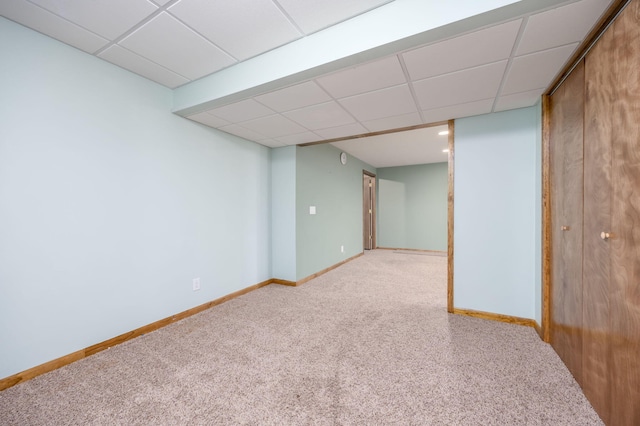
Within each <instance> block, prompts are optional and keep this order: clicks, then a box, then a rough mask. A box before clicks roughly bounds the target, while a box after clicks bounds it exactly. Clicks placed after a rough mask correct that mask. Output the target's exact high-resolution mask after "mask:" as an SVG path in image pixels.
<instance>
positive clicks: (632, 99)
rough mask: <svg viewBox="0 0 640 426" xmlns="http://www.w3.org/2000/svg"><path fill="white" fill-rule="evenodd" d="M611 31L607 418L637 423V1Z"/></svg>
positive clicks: (639, 106)
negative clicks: (613, 75)
mask: <svg viewBox="0 0 640 426" xmlns="http://www.w3.org/2000/svg"><path fill="white" fill-rule="evenodd" d="M613 30H614V32H613V33H614V37H613V45H614V46H615V58H614V62H615V64H616V83H617V84H616V86H615V101H614V109H613V123H612V124H613V129H614V135H613V156H612V182H613V192H612V199H611V201H612V218H611V219H612V225H613V228H612V234H613V237H612V238H611V240H610V246H611V247H610V250H611V284H610V285H611V290H610V309H611V316H610V324H611V354H612V357H611V370H610V373H611V376H610V377H611V384H612V386H611V418H610V420H611V424H613V425H640V0H634V1H632V2H631V3H630V4H629V6H627V8H626V9H625V10H624V11H623V12H622V14H621V15H620V17H619V18H618V19H617V20H616V22H615V24H614V27H613Z"/></svg>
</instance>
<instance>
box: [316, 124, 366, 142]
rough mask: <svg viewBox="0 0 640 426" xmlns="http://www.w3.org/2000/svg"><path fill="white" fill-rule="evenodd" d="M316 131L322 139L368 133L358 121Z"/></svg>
mask: <svg viewBox="0 0 640 426" xmlns="http://www.w3.org/2000/svg"><path fill="white" fill-rule="evenodd" d="M316 133H317V134H319V135H320V136H322V137H323V138H324V139H333V138H342V137H345V136H356V135H363V134H365V133H369V131H368V130H367V129H366V128H365V127H364V126H363V125H362V124H360V123H353V124H347V125H345V126H338V127H332V128H330V129H321V130H316Z"/></svg>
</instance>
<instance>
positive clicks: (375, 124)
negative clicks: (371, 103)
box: [362, 112, 422, 132]
mask: <svg viewBox="0 0 640 426" xmlns="http://www.w3.org/2000/svg"><path fill="white" fill-rule="evenodd" d="M362 124H363V125H364V126H365V127H366V128H367V129H369V131H370V132H378V131H380V130H388V129H401V128H403V127H409V126H415V125H417V124H422V119H421V118H420V114H418V113H417V112H412V113H410V114H402V115H396V116H394V117H385V118H380V119H378V120H370V121H364V122H363V123H362Z"/></svg>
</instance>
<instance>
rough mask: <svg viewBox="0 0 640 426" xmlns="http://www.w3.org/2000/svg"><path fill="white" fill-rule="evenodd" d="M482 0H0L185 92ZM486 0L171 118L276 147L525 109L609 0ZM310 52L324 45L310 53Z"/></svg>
mask: <svg viewBox="0 0 640 426" xmlns="http://www.w3.org/2000/svg"><path fill="white" fill-rule="evenodd" d="M458 3H459V4H458ZM482 3H483V2H479V1H475V2H469V1H467V0H456V1H452V2H446V5H445V4H444V3H443V2H435V1H433V2H427V1H426V0H424V3H421V2H419V1H418V0H395V1H389V0H350V1H345V0H234V1H228V0H153V1H149V0H93V1H87V0H10V1H0V14H1V15H2V16H3V17H6V18H8V19H11V20H13V21H16V22H18V23H20V24H22V25H25V26H27V27H30V28H32V29H34V30H36V31H39V32H41V33H43V34H45V35H48V36H51V37H53V38H56V39H58V40H60V41H62V42H64V43H67V44H69V45H71V46H74V47H76V48H78V49H81V50H83V51H85V52H87V53H89V54H91V55H94V56H96V57H98V58H101V59H104V60H106V61H109V62H111V63H113V64H115V65H118V66H120V67H122V68H125V69H127V70H129V71H132V72H134V73H137V74H139V75H141V76H143V77H146V78H148V79H150V80H153V81H155V82H157V83H160V84H162V85H164V86H166V87H168V88H171V89H176V93H178V92H180V93H179V94H180V95H182V93H184V92H187V91H188V90H191V91H192V92H194V91H196V92H202V91H201V90H199V87H201V86H197V85H198V84H201V83H202V84H204V83H206V81H205V80H206V79H210V78H215V77H216V76H217V75H218V74H220V75H221V76H222V75H223V76H224V78H226V79H227V81H228V80H229V77H228V76H229V75H238V76H240V77H242V78H244V77H246V74H248V73H247V71H246V69H248V68H242V66H243V65H246V64H249V63H250V62H251V60H255V58H267V57H269V56H271V57H277V56H276V55H277V54H278V53H279V52H280V51H283V50H286V49H287V48H289V47H291V46H294V45H296V43H298V44H300V43H304V42H306V41H308V42H309V43H308V45H309V46H311V45H312V44H311V42H312V41H314V40H322V38H321V37H322V36H323V34H324V33H329V32H330V31H333V30H334V29H336V28H341V27H343V28H363V30H362V31H354V32H351V33H350V34H352V37H350V39H353V40H343V42H344V44H348V43H356V42H363V40H364V41H366V42H369V41H370V40H373V41H375V40H376V37H379V38H380V37H381V36H380V35H379V34H378V31H375V30H374V29H373V28H374V27H370V28H369V29H367V28H366V27H364V26H360V27H357V26H355V24H356V23H361V22H366V21H364V19H365V18H369V17H376V18H377V19H380V18H384V17H385V16H389V17H390V18H389V19H388V20H387V22H386V23H385V28H380V30H383V29H384V30H389V31H392V30H394V28H402V27H403V26H405V24H406V26H407V27H409V26H411V22H408V20H407V22H406V23H405V22H403V23H402V24H399V23H398V22H395V21H394V20H393V19H391V18H392V17H393V15H392V14H391V11H393V10H397V9H398V8H401V7H404V8H405V9H407V10H410V8H411V7H414V8H417V7H418V6H416V5H420V7H425V4H427V5H429V7H431V9H429V10H433V11H434V13H435V12H436V11H438V10H441V11H442V14H443V15H445V14H446V12H447V10H446V8H447V7H448V8H449V9H455V8H456V7H461V6H460V5H462V4H465V5H466V7H467V8H473V7H478V6H477V5H478V4H482ZM484 3H486V4H487V7H489V8H491V7H494V6H496V7H495V8H494V10H490V11H487V12H485V13H478V16H479V17H481V18H483V19H484V20H480V19H476V20H474V19H472V18H469V19H467V20H465V21H464V22H468V23H469V24H468V25H462V24H461V23H460V22H462V21H460V22H450V23H449V24H447V25H441V26H440V27H438V28H434V29H433V30H432V31H431V32H427V31H425V32H424V33H425V34H427V33H429V34H431V36H430V37H422V38H421V37H420V35H416V36H414V37H408V36H407V37H404V39H403V40H404V42H403V43H399V44H398V43H396V44H393V43H388V44H387V50H389V47H388V46H398V47H396V48H394V50H393V51H392V52H387V53H386V54H381V53H379V52H382V51H384V50H383V49H378V50H375V49H369V50H363V51H362V52H359V53H355V54H352V55H351V56H350V57H349V58H348V59H349V60H348V61H347V62H348V65H347V66H341V67H338V68H337V69H336V67H337V66H338V65H339V64H342V62H340V61H330V60H327V64H326V65H325V66H318V67H315V68H313V70H312V71H313V72H306V73H305V72H298V73H292V76H291V77H290V78H283V79H276V78H274V79H273V81H272V82H271V83H270V84H258V83H256V84H253V86H254V87H252V88H249V89H248V90H243V91H241V90H237V91H236V93H231V94H229V95H226V96H219V97H217V96H213V95H211V96H210V97H209V98H206V95H207V94H206V93H205V94H204V95H205V97H203V98H202V99H203V101H198V102H196V103H195V104H194V105H192V106H190V107H189V108H177V110H176V111H175V112H176V113H178V114H180V115H183V116H185V117H186V118H188V119H191V120H193V121H197V122H199V123H201V124H204V125H206V126H210V127H214V128H217V129H219V130H221V131H224V132H227V133H230V134H234V135H237V136H240V137H242V138H245V139H249V140H251V141H254V142H257V143H259V144H262V145H265V146H268V147H274V148H275V147H282V146H287V145H295V144H304V143H309V142H318V141H327V142H329V141H331V140H332V139H336V138H349V137H351V136H356V135H362V134H367V133H370V132H379V131H386V130H389V129H397V128H404V127H408V126H417V125H426V124H429V123H434V122H440V121H443V120H448V119H454V118H461V117H468V116H472V115H478V114H485V113H490V112H498V111H504V110H508V109H514V108H521V107H527V106H532V105H535V104H536V103H537V102H538V100H539V97H540V95H541V94H542V93H543V92H544V91H545V90H546V89H547V88H548V86H549V85H550V84H551V82H552V81H553V80H554V78H555V77H556V76H557V75H558V73H559V72H560V70H561V69H562V68H563V66H564V65H565V64H566V63H567V61H568V60H569V59H570V58H571V56H572V55H573V54H574V53H575V51H576V49H577V48H578V46H579V45H580V43H581V42H582V41H583V40H584V38H585V37H586V36H587V34H588V33H589V32H590V30H591V29H592V28H593V27H594V25H595V24H596V23H597V22H598V20H599V18H600V17H601V16H602V15H603V13H604V12H605V11H606V10H607V8H608V7H609V6H610V4H611V0H578V1H576V0H564V1H552V0H522V1H520V2H517V1H507V0H504V1H502V2H500V0H485V1H484ZM502 4H504V5H505V6H503V7H497V5H502ZM392 8H395V9H392ZM416 10H417V9H416ZM474 10H475V9H474ZM481 10H483V9H478V11H481ZM521 10H524V12H522V13H520V12H519V11H521ZM415 18H416V21H417V22H419V21H420V19H419V18H420V17H415ZM424 19H425V20H427V19H432V20H433V19H435V18H433V17H427V16H426V15H425V17H424ZM383 22H384V21H383ZM434 22H437V20H436V21H434ZM442 28H446V29H447V31H440V30H441V29H442ZM380 32H381V33H382V32H383V31H380ZM421 40H427V42H421ZM373 41H371V43H373ZM385 42H386V41H384V40H381V41H380V45H381V46H382V45H384V43H385ZM283 55H284V54H283ZM314 55H315V56H317V57H321V56H323V55H325V56H326V52H323V51H322V50H318V49H316V50H315V51H312V53H309V52H307V56H310V57H313V56H314ZM347 62H345V63H347ZM310 69H311V67H310ZM243 73H244V74H243ZM221 78H222V77H221ZM247 78H249V77H247ZM249 79H250V78H249ZM254 80H255V78H254ZM203 82H204V83H203ZM190 86H193V87H190ZM199 95H202V94H201V93H199ZM201 97H202V96H201ZM425 132H428V131H427V130H425ZM403 137H404V136H403ZM388 138H391V139H393V137H385V139H388ZM399 138H400V137H398V138H396V139H399ZM379 139H380V138H379ZM358 143H359V144H362V143H363V141H362V140H361V141H359V142H358ZM336 144H339V143H338V142H336ZM376 144H377V142H375V143H371V144H370V148H369V149H371V150H373V149H374V145H376ZM343 145H344V144H343ZM376 149H378V150H381V149H382V148H376ZM403 151H405V152H406V157H407V158H405V160H398V161H399V162H402V161H405V162H406V161H409V158H415V155H412V154H415V153H414V152H412V150H411V149H409V148H403ZM440 151H441V150H440ZM387 157H389V155H387ZM443 161H444V160H443Z"/></svg>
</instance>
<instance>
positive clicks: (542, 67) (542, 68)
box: [502, 43, 578, 95]
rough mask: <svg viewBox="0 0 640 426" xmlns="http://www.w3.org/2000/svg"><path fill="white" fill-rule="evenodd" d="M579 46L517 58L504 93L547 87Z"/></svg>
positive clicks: (510, 71)
mask: <svg viewBox="0 0 640 426" xmlns="http://www.w3.org/2000/svg"><path fill="white" fill-rule="evenodd" d="M577 47H578V43H574V44H570V45H568V46H562V47H557V48H555V49H549V50H543V51H542V52H538V53H532V54H530V55H526V56H519V57H517V58H515V59H514V60H513V62H512V64H511V68H510V69H509V72H508V73H507V79H506V81H505V83H504V87H503V88H502V94H503V95H509V94H512V93H520V92H526V91H529V90H534V89H544V88H546V87H547V86H548V85H550V84H551V83H552V80H553V78H554V77H555V76H556V75H557V74H558V73H559V72H560V70H561V69H562V66H563V65H564V64H565V63H566V62H567V61H568V60H569V58H570V57H571V54H572V53H573V52H574V51H575V50H576V48H577Z"/></svg>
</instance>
